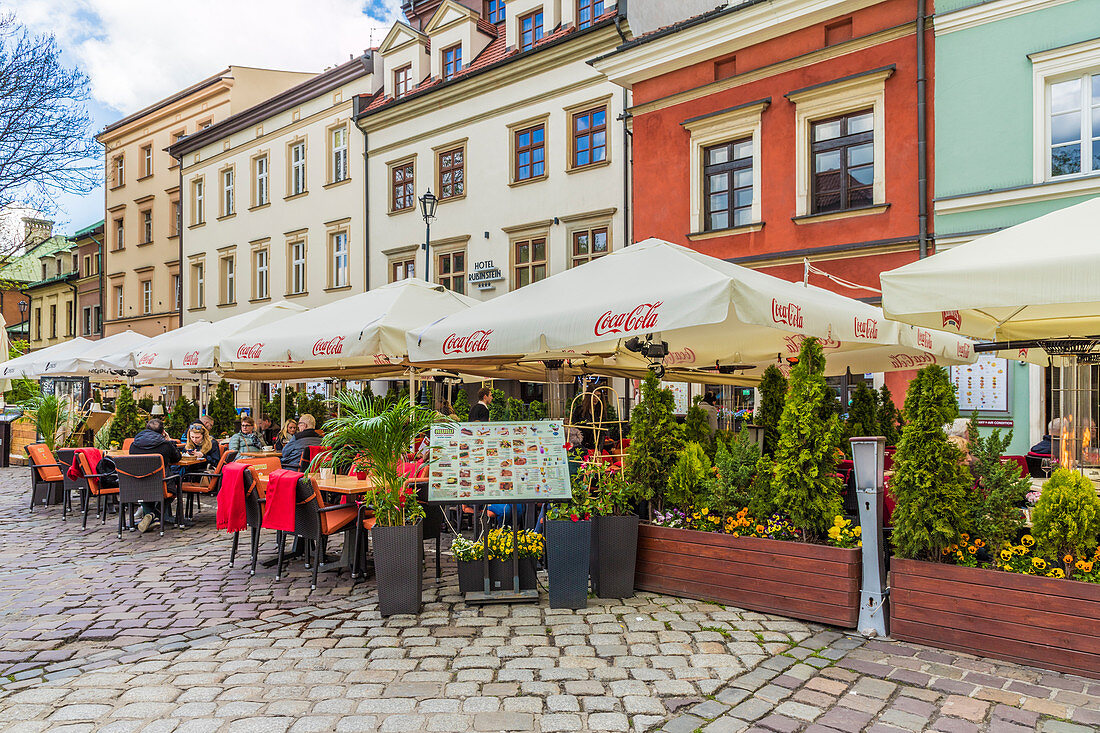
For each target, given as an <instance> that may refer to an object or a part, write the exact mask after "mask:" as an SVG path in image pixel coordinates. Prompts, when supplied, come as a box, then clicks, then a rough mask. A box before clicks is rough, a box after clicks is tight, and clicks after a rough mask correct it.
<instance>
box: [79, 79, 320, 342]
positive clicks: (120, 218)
mask: <svg viewBox="0 0 1100 733" xmlns="http://www.w3.org/2000/svg"><path fill="white" fill-rule="evenodd" d="M311 76H313V75H312V74H308V73H300V72H291V71H274V70H269V69H255V68H249V67H243V66H231V67H229V68H228V69H225V70H224V71H222V72H220V73H218V74H215V75H213V76H211V77H208V78H206V79H204V80H202V81H200V82H198V83H197V84H194V85H192V86H190V87H188V88H186V89H184V90H182V91H180V92H178V93H176V94H174V95H172V96H171V97H168V98H166V99H163V100H161V101H159V102H157V103H155V104H153V105H151V106H149V107H146V108H145V109H142V110H140V111H138V112H135V113H134V114H132V115H129V116H127V117H125V118H123V119H121V120H119V121H118V122H115V123H113V124H111V125H108V126H107V127H106V128H105V129H104V130H103V131H102V132H101V133H99V135H97V136H96V139H97V140H98V141H99V142H100V144H102V145H103V147H104V152H105V172H104V173H105V182H106V203H105V209H106V215H105V224H104V228H105V234H104V236H105V239H106V246H105V248H104V262H103V267H104V270H105V282H104V286H105V289H106V292H105V294H104V300H105V312H104V313H103V318H104V324H103V327H104V334H105V335H107V336H110V335H112V334H115V333H119V332H121V331H125V330H127V329H132V330H134V331H137V332H139V333H144V334H146V335H149V336H155V335H157V334H159V333H163V332H164V331H166V330H169V329H171V328H176V327H177V326H179V325H180V318H179V315H180V312H179V308H180V302H179V299H178V297H177V293H178V292H179V290H180V288H181V285H182V281H181V280H180V276H181V274H182V273H181V272H180V266H179V264H180V231H179V226H178V222H179V221H180V210H179V206H180V203H181V196H180V171H179V169H178V166H177V165H176V164H175V161H174V160H173V159H172V158H171V156H169V155H168V153H166V152H165V149H166V148H167V147H168V146H169V145H171V144H172V143H174V142H178V141H179V140H181V139H183V138H184V137H186V136H189V135H193V134H194V133H196V132H198V131H199V130H202V129H205V128H207V127H210V126H212V125H213V124H214V123H216V122H219V121H220V120H223V119H225V118H226V117H229V116H230V115H232V114H234V113H237V112H239V111H241V110H244V109H247V108H249V107H251V106H253V105H255V104H257V103H259V102H260V101H262V100H264V99H267V98H269V97H271V96H273V95H275V94H278V93H279V92H282V91H283V90H285V89H287V88H289V87H291V86H293V85H295V84H298V83H300V82H302V81H304V80H305V79H308V78H310V77H311Z"/></svg>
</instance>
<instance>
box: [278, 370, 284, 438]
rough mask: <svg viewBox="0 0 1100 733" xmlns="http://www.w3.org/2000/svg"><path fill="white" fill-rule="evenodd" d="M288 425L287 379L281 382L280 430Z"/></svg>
mask: <svg viewBox="0 0 1100 733" xmlns="http://www.w3.org/2000/svg"><path fill="white" fill-rule="evenodd" d="M284 425H286V380H283V381H282V382H279V430H280V431H282V429H283V426H284Z"/></svg>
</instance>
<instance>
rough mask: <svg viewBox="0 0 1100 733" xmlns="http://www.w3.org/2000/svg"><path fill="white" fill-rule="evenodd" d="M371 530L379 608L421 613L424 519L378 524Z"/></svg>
mask: <svg viewBox="0 0 1100 733" xmlns="http://www.w3.org/2000/svg"><path fill="white" fill-rule="evenodd" d="M371 533H372V534H373V535H374V576H375V578H376V580H377V585H378V612H379V613H381V614H382V615H383V616H392V615H394V614H397V613H409V614H417V613H420V603H421V598H422V597H423V591H424V523H423V522H417V523H416V524H413V525H405V526H399V527H383V526H380V525H376V526H375V528H374V529H373V530H371Z"/></svg>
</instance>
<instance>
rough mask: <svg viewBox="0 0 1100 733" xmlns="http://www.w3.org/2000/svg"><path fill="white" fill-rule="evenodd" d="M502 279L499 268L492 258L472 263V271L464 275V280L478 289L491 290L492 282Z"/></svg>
mask: <svg viewBox="0 0 1100 733" xmlns="http://www.w3.org/2000/svg"><path fill="white" fill-rule="evenodd" d="M503 279H504V275H503V273H501V271H500V268H499V267H497V266H496V264H495V263H494V262H493V261H492V260H478V261H477V262H475V263H474V271H473V272H471V273H470V274H468V275H467V276H466V280H467V281H469V283H470V284H471V285H473V286H474V287H476V288H477V289H478V290H492V289H493V288H494V287H495V286H494V285H493V283H495V282H499V281H500V280H503Z"/></svg>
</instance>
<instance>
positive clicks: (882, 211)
mask: <svg viewBox="0 0 1100 733" xmlns="http://www.w3.org/2000/svg"><path fill="white" fill-rule="evenodd" d="M921 20H923V19H921ZM921 26H926V23H922V22H918V6H917V3H914V2H913V1H912V0H887V1H886V2H866V1H859V0H771V1H770V2H753V0H749V1H748V2H744V3H741V4H740V5H736V6H733V7H727V8H723V9H720V10H716V11H712V12H710V13H707V14H705V15H703V16H699V17H697V18H693V19H690V20H687V21H684V22H682V23H680V24H677V25H675V26H671V27H669V28H665V29H662V30H659V31H655V32H654V33H651V34H648V35H646V36H643V37H641V38H639V39H636V40H634V41H631V42H628V43H626V44H623V45H622V46H621V47H620V48H619V49H618V50H617V51H616V52H615V53H613V54H610V55H608V56H605V57H602V58H600V59H597V60H595V61H594V62H593V63H594V64H595V66H596V67H597V68H599V69H600V70H601V71H603V72H604V73H606V74H607V75H608V76H609V77H610V78H611V79H612V80H613V81H615V82H617V83H619V84H621V85H623V86H626V87H628V88H630V89H632V92H633V107H632V109H631V114H632V120H631V121H632V131H633V184H632V187H633V197H632V201H633V206H632V212H631V216H632V222H633V230H632V239H633V240H634V241H639V240H642V239H645V238H647V237H659V238H661V239H665V240H668V241H671V242H676V243H679V244H683V245H686V246H690V247H693V248H695V249H697V250H699V251H702V252H705V253H706V254H709V255H713V256H716V257H721V258H723V259H728V260H731V261H733V262H736V263H739V264H743V265H746V266H749V267H753V268H759V269H762V270H764V271H766V272H768V273H769V274H773V275H776V276H778V277H782V278H784V279H788V280H801V279H802V277H803V272H804V264H803V263H804V259H808V260H810V262H811V263H812V264H813V265H814V266H815V267H818V268H820V269H822V270H824V271H826V272H828V273H830V274H833V275H836V276H838V277H839V278H843V279H845V280H848V281H851V282H854V283H858V284H860V285H866V286H870V287H873V288H877V287H878V284H879V283H878V274H879V273H880V272H881V271H883V270H889V269H892V268H894V267H898V266H900V265H902V264H905V263H907V262H910V261H912V260H914V259H916V258H917V257H918V255H919V252H920V251H921V249H922V247H927V242H928V239H927V237H925V236H922V230H923V227H924V224H923V223H922V217H921V214H922V212H923V213H927V208H928V201H930V198H928V197H930V195H931V180H932V170H931V166H930V164H928V165H927V166H926V168H925V169H924V170H922V166H921V163H920V160H921V157H922V154H924V151H925V150H931V146H932V141H931V139H930V138H931V124H930V123H928V124H927V125H922V124H921V122H920V120H921V115H922V114H923V119H925V120H931V119H932V109H931V91H932V90H931V82H930V80H929V81H928V82H927V83H925V84H924V85H923V86H924V87H925V89H924V93H923V96H925V97H926V98H927V103H926V104H924V105H919V104H918V101H919V100H920V97H921V96H922V95H921V93H920V92H918V88H919V87H920V86H922V85H920V84H918V79H919V77H920V76H921V74H922V70H921V69H922V61H923V69H925V70H930V69H931V68H932V65H931V63H932V59H931V49H932V34H931V31H930V29H929V30H927V31H924V30H922V28H921ZM918 45H921V47H922V49H923V56H924V58H923V60H922V59H921V58H920V56H921V53H919V52H918ZM927 73H930V71H929V72H927ZM922 107H923V109H921V108H922ZM922 137H923V138H924V145H923V146H922V145H920V144H919V142H920V140H921V138H922ZM922 174H923V184H924V185H923V189H924V192H925V196H924V197H923V198H922V197H921V195H920V191H921V189H922V185H921V182H922ZM923 221H924V222H927V221H928V219H927V217H924V219H923ZM811 282H813V283H814V284H817V285H820V286H822V287H829V288H832V289H835V290H837V291H838V292H841V293H843V294H845V295H849V296H851V297H857V298H866V299H871V300H875V299H876V296H875V293H874V292H872V291H863V290H852V289H847V288H843V287H840V286H837V285H836V284H835V283H833V282H831V281H829V280H827V279H825V278H823V277H821V276H817V275H811Z"/></svg>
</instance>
